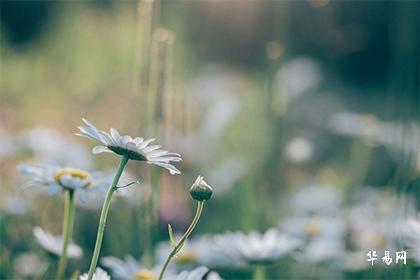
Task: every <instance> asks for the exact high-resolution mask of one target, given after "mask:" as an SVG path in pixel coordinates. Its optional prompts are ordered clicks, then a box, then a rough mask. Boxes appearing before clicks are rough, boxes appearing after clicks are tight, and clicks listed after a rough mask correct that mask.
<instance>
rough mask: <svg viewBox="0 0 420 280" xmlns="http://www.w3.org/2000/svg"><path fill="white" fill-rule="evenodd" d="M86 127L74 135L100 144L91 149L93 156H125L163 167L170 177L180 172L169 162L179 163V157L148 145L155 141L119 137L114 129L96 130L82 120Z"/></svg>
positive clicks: (155, 146)
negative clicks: (107, 154) (106, 154)
mask: <svg viewBox="0 0 420 280" xmlns="http://www.w3.org/2000/svg"><path fill="white" fill-rule="evenodd" d="M83 122H84V123H85V124H86V125H87V126H79V127H78V128H79V133H75V134H76V135H79V136H83V137H87V138H90V139H93V140H96V141H99V142H101V143H102V145H99V146H95V147H94V148H93V149H92V152H93V153H94V154H99V153H104V152H109V153H111V152H113V153H116V154H118V155H125V156H127V157H128V158H129V159H131V160H138V161H145V162H147V163H148V164H154V165H157V166H160V167H163V168H165V169H167V170H168V171H169V173H171V174H172V175H174V174H180V173H181V172H180V171H179V170H178V169H177V168H176V167H175V166H173V165H172V164H170V162H179V161H181V160H182V159H181V156H180V155H179V154H176V153H170V152H168V151H166V150H163V149H161V146H159V145H149V144H150V143H152V142H153V141H155V139H143V138H142V137H136V138H132V137H131V136H128V135H120V134H119V133H118V131H117V130H116V129H114V128H111V129H110V133H107V132H105V131H102V130H99V129H97V128H96V127H95V126H94V125H93V124H92V123H90V122H89V121H87V120H86V119H83Z"/></svg>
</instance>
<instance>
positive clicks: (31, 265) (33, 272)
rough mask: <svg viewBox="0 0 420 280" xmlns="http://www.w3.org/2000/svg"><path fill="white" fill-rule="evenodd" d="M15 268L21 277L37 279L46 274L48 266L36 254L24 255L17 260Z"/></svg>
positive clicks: (14, 264)
mask: <svg viewBox="0 0 420 280" xmlns="http://www.w3.org/2000/svg"><path fill="white" fill-rule="evenodd" d="M13 267H14V270H15V272H16V273H17V274H19V275H22V276H25V277H29V276H32V277H35V278H37V276H38V277H39V276H40V275H41V274H42V273H44V272H45V270H46V269H47V267H48V264H47V262H46V261H45V260H43V259H41V258H40V257H38V256H37V255H36V254H34V253H23V254H20V255H18V256H17V257H16V258H15V260H14V263H13Z"/></svg>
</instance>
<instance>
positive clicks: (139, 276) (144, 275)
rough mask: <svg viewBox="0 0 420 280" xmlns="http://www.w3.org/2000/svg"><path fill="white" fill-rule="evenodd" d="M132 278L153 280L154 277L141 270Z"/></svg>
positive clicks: (151, 273)
mask: <svg viewBox="0 0 420 280" xmlns="http://www.w3.org/2000/svg"><path fill="white" fill-rule="evenodd" d="M134 278H135V279H136V280H153V279H155V275H154V274H153V272H151V271H150V270H142V271H139V272H136V274H135V275H134Z"/></svg>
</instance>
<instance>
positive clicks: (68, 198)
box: [56, 190, 75, 280]
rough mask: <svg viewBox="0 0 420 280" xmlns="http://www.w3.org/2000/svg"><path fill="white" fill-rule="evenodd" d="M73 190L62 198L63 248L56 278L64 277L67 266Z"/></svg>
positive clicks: (71, 223) (72, 215)
mask: <svg viewBox="0 0 420 280" xmlns="http://www.w3.org/2000/svg"><path fill="white" fill-rule="evenodd" d="M74 213H75V206H74V190H68V191H66V194H65V200H64V217H63V249H62V251H61V256H60V260H59V263H58V269H57V274H56V279H58V280H60V279H64V274H65V271H66V266H67V247H68V245H69V242H70V239H71V236H72V235H73V225H74Z"/></svg>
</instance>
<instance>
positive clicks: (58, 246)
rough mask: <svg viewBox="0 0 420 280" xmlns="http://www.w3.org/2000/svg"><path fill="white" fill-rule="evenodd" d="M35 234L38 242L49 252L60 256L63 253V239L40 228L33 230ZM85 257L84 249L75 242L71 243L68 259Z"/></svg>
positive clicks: (68, 249)
mask: <svg viewBox="0 0 420 280" xmlns="http://www.w3.org/2000/svg"><path fill="white" fill-rule="evenodd" d="M33 234H34V236H35V238H36V241H37V242H38V243H39V244H40V245H41V246H42V247H43V248H44V249H45V250H46V251H48V252H50V253H52V254H54V255H57V256H60V255H61V253H62V251H63V237H62V236H54V235H52V234H51V233H49V232H47V231H44V230H43V229H42V228H40V227H35V228H34V229H33ZM82 256H83V251H82V249H81V248H80V247H79V246H78V245H76V244H75V243H73V242H70V244H69V245H68V248H67V257H69V258H72V259H80V258H81V257H82Z"/></svg>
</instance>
